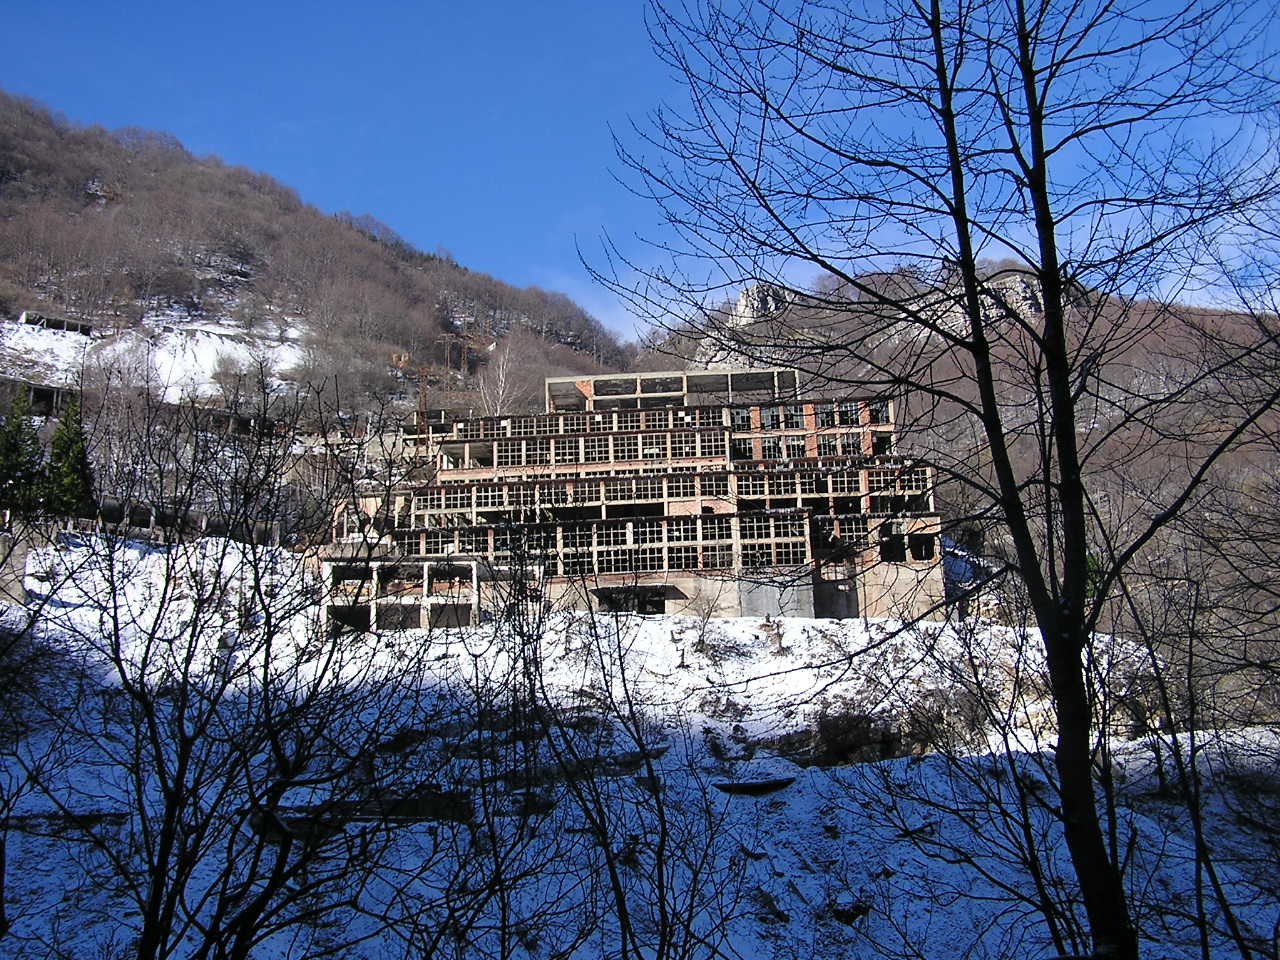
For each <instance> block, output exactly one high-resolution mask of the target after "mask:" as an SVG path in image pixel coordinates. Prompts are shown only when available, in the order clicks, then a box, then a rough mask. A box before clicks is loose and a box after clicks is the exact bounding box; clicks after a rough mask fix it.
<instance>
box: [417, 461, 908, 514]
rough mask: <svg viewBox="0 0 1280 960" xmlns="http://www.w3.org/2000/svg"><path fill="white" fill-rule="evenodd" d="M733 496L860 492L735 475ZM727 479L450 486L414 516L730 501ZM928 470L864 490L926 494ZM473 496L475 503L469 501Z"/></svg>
mask: <svg viewBox="0 0 1280 960" xmlns="http://www.w3.org/2000/svg"><path fill="white" fill-rule="evenodd" d="M733 476H734V480H735V485H736V491H737V495H738V496H739V497H741V498H746V499H752V498H764V497H774V498H779V497H795V496H801V497H804V496H821V495H825V494H831V495H835V496H857V495H860V494H862V493H863V492H864V489H863V484H862V476H861V473H860V472H858V471H850V472H847V473H832V474H824V473H814V472H802V473H765V472H750V473H748V472H743V473H738V474H734V475H733ZM729 477H730V475H729V474H724V473H710V474H693V473H674V474H670V475H668V476H665V477H662V476H627V477H610V478H607V479H601V480H582V479H579V480H575V481H574V482H573V483H572V485H570V484H569V483H567V482H559V483H542V484H537V485H534V484H528V485H525V484H520V485H516V484H511V485H502V484H476V485H474V486H473V485H471V484H450V485H447V486H443V487H438V488H435V489H430V490H428V491H426V492H425V493H422V494H419V495H418V496H416V497H414V500H413V513H414V515H415V516H418V515H421V514H423V513H425V512H427V511H432V510H442V509H443V510H462V511H470V510H471V509H472V508H473V507H474V508H475V509H479V510H485V509H515V508H520V507H528V508H532V507H537V506H544V507H545V506H557V505H563V504H570V503H572V504H592V503H600V502H606V503H628V502H637V503H642V502H649V501H661V500H681V499H693V498H695V497H698V496H702V497H703V498H712V499H725V498H727V497H729V496H730V492H731V487H730V479H729ZM929 482H930V477H929V470H928V468H927V467H905V468H892V467H877V468H873V469H870V470H868V471H867V489H868V490H869V491H870V492H871V493H873V494H883V493H890V494H892V493H894V492H917V493H921V492H926V491H928V489H929ZM473 493H474V503H473V502H472V496H473ZM908 509H909V510H911V511H917V512H918V511H927V510H928V509H929V506H928V503H927V497H926V498H925V499H924V500H922V499H921V498H920V497H918V496H917V497H914V498H912V502H911V504H910V505H909V506H908V505H906V504H905V503H904V505H903V506H902V507H899V508H895V507H894V506H893V505H892V504H889V505H887V506H885V505H880V506H878V507H874V508H873V512H876V513H888V512H902V511H903V510H908Z"/></svg>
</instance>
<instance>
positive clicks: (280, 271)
mask: <svg viewBox="0 0 1280 960" xmlns="http://www.w3.org/2000/svg"><path fill="white" fill-rule="evenodd" d="M443 239H445V240H447V238H443ZM28 309H35V310H39V311H42V312H47V313H51V314H54V315H56V316H62V317H69V318H73V319H77V320H84V321H88V322H91V323H93V324H94V325H95V327H98V328H101V329H104V330H109V331H112V332H118V331H122V330H135V331H139V332H140V333H141V334H142V335H143V337H144V339H148V340H151V339H154V338H155V337H156V336H159V335H162V334H170V335H173V334H179V335H181V334H182V333H184V332H187V331H195V332H200V333H203V334H204V335H205V336H206V337H207V336H220V337H226V338H229V343H230V344H234V343H235V342H239V343H240V344H241V345H242V346H243V347H244V348H245V349H243V350H237V349H236V348H235V347H234V346H231V345H229V346H228V347H227V349H226V351H224V352H227V353H228V354H229V355H230V360H229V361H228V363H231V364H233V365H234V364H244V363H245V362H246V356H261V357H262V358H265V359H266V360H267V361H268V363H271V364H273V365H274V366H275V370H274V372H275V373H276V374H278V375H281V376H283V377H284V378H286V379H288V378H295V379H300V380H306V381H308V382H314V381H315V380H317V379H323V378H326V377H329V376H331V375H333V374H335V373H336V374H339V375H341V376H342V377H343V379H344V381H345V382H347V383H348V384H350V385H351V387H350V388H349V392H350V390H352V389H354V390H355V391H356V392H361V391H378V392H381V393H396V392H400V393H403V392H404V391H405V386H404V381H418V380H425V382H426V383H427V385H428V386H431V387H435V388H437V389H442V390H454V389H459V388H463V389H465V388H467V387H468V386H470V385H471V384H470V383H469V381H468V377H469V375H471V374H474V373H475V371H476V369H477V368H478V367H479V366H480V365H482V364H483V362H484V360H485V354H486V348H487V347H488V346H489V345H490V344H491V343H493V342H494V340H495V339H497V338H500V337H502V336H504V335H506V334H508V333H509V332H510V331H511V330H513V329H515V328H527V330H528V331H529V332H530V333H532V334H533V335H534V337H533V339H534V340H536V342H537V343H538V348H537V349H536V350H535V351H534V353H533V356H532V357H531V361H532V362H533V363H534V364H535V365H536V364H542V365H544V366H546V367H547V368H548V370H551V371H554V372H560V371H561V370H563V369H565V368H566V367H573V368H579V369H616V368H617V367H618V366H619V365H622V364H625V363H626V362H627V358H628V350H627V348H625V347H624V346H623V345H622V344H620V343H619V342H618V340H617V339H616V338H615V337H614V336H613V335H612V334H610V333H609V332H608V331H607V330H606V329H605V328H604V327H603V326H602V325H601V324H600V323H599V322H598V321H597V320H595V319H594V318H593V317H591V316H590V315H589V314H588V313H587V312H586V311H585V310H583V309H582V308H581V307H580V306H578V305H577V304H575V303H574V302H573V301H571V300H570V299H569V298H568V297H566V296H564V295H563V294H558V293H554V292H549V291H545V290H540V289H537V288H527V289H518V288H515V287H512V286H510V285H508V284H505V283H503V282H502V281H500V280H497V279H495V278H493V277H490V276H487V275H485V274H482V273H477V272H475V271H472V270H468V269H467V268H466V267H464V266H462V265H460V264H458V263H456V262H455V261H454V260H453V259H452V258H451V257H449V256H448V255H447V254H441V255H436V254H428V253H423V252H421V251H418V250H416V249H414V248H413V247H412V246H410V245H409V244H408V243H406V242H405V241H404V240H403V239H401V238H400V237H399V236H397V235H396V234H395V232H394V231H393V230H391V229H390V228H389V227H387V226H386V225H384V224H381V223H379V222H378V221H376V220H374V219H373V218H371V217H369V216H352V215H349V214H338V215H336V216H328V215H326V214H324V213H322V212H321V211H320V210H318V209H316V208H315V207H313V206H310V205H308V204H307V203H305V202H304V201H303V200H302V199H301V198H300V197H299V196H298V194H297V193H296V192H295V191H294V190H292V189H290V188H289V187H287V186H285V185H284V184H281V183H279V182H278V181H276V180H274V179H273V178H271V177H270V176H267V175H266V174H262V173H256V172H253V171H250V170H246V169H244V168H241V167H234V166H230V165H227V164H225V163H223V162H222V161H221V160H219V159H218V158H217V157H195V156H193V155H192V154H191V153H189V152H188V151H187V150H186V149H185V148H184V147H183V146H182V144H180V143H179V142H178V141H177V140H175V139H174V138H173V137H171V136H169V135H167V134H163V133H156V132H152V131H147V130H138V129H125V130H118V131H107V130H104V129H102V128H99V127H80V126H76V125H74V124H71V123H69V122H67V121H66V120H64V119H61V118H59V117H57V116H55V115H54V114H52V113H50V112H49V111H48V110H47V109H45V108H44V107H42V106H40V105H38V104H36V103H33V102H31V101H28V100H23V99H19V98H15V97H12V96H9V95H7V94H4V93H3V92H0V319H3V318H15V317H16V316H17V315H18V314H19V313H20V312H21V311H24V310H28ZM215 346H217V345H216V344H215ZM166 349H168V352H170V353H174V352H181V349H179V348H176V347H169V348H166ZM162 352H163V351H162ZM397 381H399V383H397Z"/></svg>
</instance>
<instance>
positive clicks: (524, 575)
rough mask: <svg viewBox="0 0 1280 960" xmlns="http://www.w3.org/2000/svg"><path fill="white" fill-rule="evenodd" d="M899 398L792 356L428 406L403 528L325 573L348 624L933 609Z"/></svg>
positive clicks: (935, 579)
mask: <svg viewBox="0 0 1280 960" xmlns="http://www.w3.org/2000/svg"><path fill="white" fill-rule="evenodd" d="M893 415H894V403H893V401H892V400H890V399H888V398H884V397H875V396H864V397H846V398H836V399H813V398H811V397H807V396H804V395H803V394H802V393H801V391H800V390H799V384H798V381H797V375H796V372H795V371H793V370H787V369H773V370H731V371H720V370H707V371H687V372H684V371H682V372H667V373H641V374H626V375H621V374H619V375H607V376H594V377H583V378H572V377H558V378H553V379H549V380H547V381H546V413H544V414H541V415H537V416H496V417H480V418H459V417H452V416H447V415H444V414H441V413H438V412H437V413H434V414H425V413H424V414H423V415H421V416H420V417H419V418H418V420H417V424H416V427H415V428H414V429H413V430H411V431H410V436H408V437H407V438H406V440H407V441H408V443H409V444H410V446H411V448H412V449H416V451H417V456H418V457H419V458H422V459H424V460H426V461H428V462H429V463H430V464H431V465H433V467H434V472H433V473H428V476H429V477H430V479H429V480H428V481H427V482H425V483H420V484H418V485H414V486H405V487H404V488H402V489H398V490H396V491H395V493H394V495H393V501H394V504H393V507H392V509H390V510H387V509H386V508H385V507H384V509H383V514H384V516H387V517H389V518H393V519H392V520H391V522H392V523H393V528H392V530H391V531H390V538H386V537H384V538H383V540H382V542H381V545H380V547H379V548H378V549H376V550H375V551H373V552H372V553H371V554H365V555H360V552H359V551H358V550H351V549H348V550H347V552H346V553H344V547H343V544H342V543H341V541H340V540H339V542H338V543H336V544H335V546H334V548H333V550H332V551H331V552H330V554H329V561H330V562H329V564H328V567H327V569H328V570H329V571H330V576H331V577H332V579H333V585H334V588H335V594H334V602H333V605H331V607H330V613H331V615H332V617H333V618H334V620H335V622H338V623H343V624H347V625H349V626H353V627H368V626H374V627H378V628H383V629H386V628H397V627H400V628H404V627H429V626H436V625H460V624H466V623H471V622H475V621H477V620H482V619H484V618H485V617H486V616H490V615H501V613H502V608H503V607H504V606H505V605H507V604H510V603H512V602H520V603H529V602H538V603H549V604H552V605H557V606H566V607H573V608H580V609H586V608H588V607H590V608H595V609H607V610H633V611H636V612H640V613H659V612H667V613H698V614H703V615H713V616H738V615H763V614H774V615H778V614H781V615H800V616H832V617H848V616H860V615H865V616H920V615H927V613H928V612H929V611H930V610H931V609H933V608H934V607H935V605H937V604H938V603H940V602H941V599H942V594H943V584H942V569H941V560H940V550H939V546H938V533H939V518H938V516H937V514H936V513H934V505H933V486H934V476H933V470H932V468H931V467H930V466H928V465H927V464H925V463H922V462H919V461H916V460H911V459H909V458H904V457H900V456H898V455H897V454H896V453H895V444H896V438H895V434H894V418H893Z"/></svg>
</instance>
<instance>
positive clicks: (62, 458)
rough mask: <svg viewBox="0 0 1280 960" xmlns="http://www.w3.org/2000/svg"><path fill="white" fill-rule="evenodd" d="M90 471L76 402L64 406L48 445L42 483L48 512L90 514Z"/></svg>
mask: <svg viewBox="0 0 1280 960" xmlns="http://www.w3.org/2000/svg"><path fill="white" fill-rule="evenodd" d="M94 506H95V500H94V496H93V470H92V468H91V467H90V466H89V449H88V442H87V441H86V440H85V435H84V421H83V419H82V418H81V416H80V401H79V400H76V399H73V400H72V401H71V402H70V404H68V405H67V409H66V411H65V412H64V413H63V414H62V419H61V420H60V421H59V422H58V429H57V430H56V431H55V432H54V434H53V441H52V442H51V444H50V446H49V471H48V478H47V480H46V482H45V490H44V507H45V509H46V510H47V511H48V512H49V513H52V514H56V515H58V516H66V517H87V516H92V515H93V511H94Z"/></svg>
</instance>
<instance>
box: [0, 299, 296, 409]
mask: <svg viewBox="0 0 1280 960" xmlns="http://www.w3.org/2000/svg"><path fill="white" fill-rule="evenodd" d="M298 329H299V328H298V327H297V326H294V327H290V328H289V331H290V332H289V333H288V334H287V335H284V336H280V335H274V334H273V335H268V334H266V333H265V332H255V333H249V332H246V331H245V330H244V329H243V327H241V326H239V325H237V324H235V323H234V322H232V321H231V320H217V319H206V320H199V321H193V320H191V318H190V317H188V316H187V315H186V314H185V313H183V314H179V315H170V314H164V313H156V314H152V315H148V316H146V317H144V318H143V320H142V322H141V323H140V324H138V325H137V326H136V327H133V328H130V329H126V330H121V331H119V332H103V333H100V332H97V331H95V333H94V336H92V337H87V336H84V335H83V334H79V333H73V332H69V331H65V330H48V329H45V328H44V327H38V326H32V325H29V324H24V323H18V322H17V321H0V370H3V371H6V373H7V374H8V375H9V376H13V377H20V378H22V379H26V380H30V381H32V382H35V383H41V384H45V385H48V386H74V385H76V384H78V383H79V382H80V381H81V379H82V377H83V376H85V375H86V374H94V373H103V374H108V373H111V372H116V373H120V372H128V373H129V375H130V376H131V377H134V378H137V379H138V380H139V381H140V382H147V383H151V384H154V385H155V386H156V388H157V390H158V391H159V393H160V394H161V395H162V398H163V399H164V400H166V401H168V402H173V403H176V402H178V401H179V400H182V399H183V398H185V397H210V396H214V395H216V394H217V392H218V389H219V388H218V385H217V383H216V382H215V380H214V374H215V373H216V372H217V370H218V367H219V364H220V363H221V364H223V365H224V367H226V366H228V365H229V366H230V367H231V368H233V369H243V370H250V371H252V370H255V369H257V368H258V365H259V364H265V366H266V369H267V370H268V371H269V372H270V373H272V374H274V375H276V376H278V375H279V374H280V373H281V372H283V371H287V370H289V369H292V368H294V367H297V366H298V365H299V364H300V363H301V362H302V360H303V348H302V345H301V344H300V343H299V335H298V333H297V331H298Z"/></svg>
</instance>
